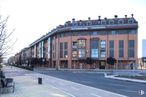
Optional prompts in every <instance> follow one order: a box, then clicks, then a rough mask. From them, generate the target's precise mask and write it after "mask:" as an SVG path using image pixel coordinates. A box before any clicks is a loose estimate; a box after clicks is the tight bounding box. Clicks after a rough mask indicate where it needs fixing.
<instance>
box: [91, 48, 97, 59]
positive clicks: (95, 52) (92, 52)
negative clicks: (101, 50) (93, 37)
mask: <svg viewBox="0 0 146 97" xmlns="http://www.w3.org/2000/svg"><path fill="white" fill-rule="evenodd" d="M91 57H92V58H98V49H91Z"/></svg>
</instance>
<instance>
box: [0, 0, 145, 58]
mask: <svg viewBox="0 0 146 97" xmlns="http://www.w3.org/2000/svg"><path fill="white" fill-rule="evenodd" d="M145 12H146V0H0V14H1V15H2V16H3V17H7V16H10V18H9V22H8V24H9V25H8V30H9V31H10V30H12V28H15V29H16V30H15V33H14V34H13V37H14V39H17V40H18V41H17V43H16V44H15V45H14V47H13V49H12V51H11V53H12V54H15V53H16V52H19V51H20V50H21V49H23V48H24V47H27V46H28V45H29V44H31V43H32V42H33V41H35V40H36V39H38V38H39V37H41V36H42V35H44V34H46V33H48V32H49V31H51V29H53V28H55V27H56V26H58V25H59V24H64V23H65V22H66V21H68V20H71V19H72V18H75V19H76V20H85V19H87V18H88V17H91V19H97V18H98V16H99V15H100V16H101V18H104V17H107V18H113V17H114V15H118V17H121V18H122V17H124V16H125V15H128V17H131V14H134V17H135V19H136V20H137V21H138V22H139V35H138V38H139V42H138V43H139V45H138V49H139V50H138V51H139V52H138V53H139V54H138V56H139V57H141V55H142V54H141V49H142V45H141V44H142V43H141V41H142V39H146V33H145V31H146V15H145Z"/></svg>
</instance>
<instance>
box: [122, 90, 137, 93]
mask: <svg viewBox="0 0 146 97" xmlns="http://www.w3.org/2000/svg"><path fill="white" fill-rule="evenodd" d="M122 91H125V92H134V93H138V91H133V90H122Z"/></svg>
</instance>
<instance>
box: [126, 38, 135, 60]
mask: <svg viewBox="0 0 146 97" xmlns="http://www.w3.org/2000/svg"><path fill="white" fill-rule="evenodd" d="M134 44H135V41H134V40H129V41H128V57H130V58H134V56H135V53H134V47H135V45H134Z"/></svg>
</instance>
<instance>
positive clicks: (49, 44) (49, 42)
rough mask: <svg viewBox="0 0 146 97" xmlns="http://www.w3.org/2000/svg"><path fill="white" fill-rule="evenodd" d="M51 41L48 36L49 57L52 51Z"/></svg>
mask: <svg viewBox="0 0 146 97" xmlns="http://www.w3.org/2000/svg"><path fill="white" fill-rule="evenodd" d="M50 46H51V41H50V38H48V58H50V52H51V48H50Z"/></svg>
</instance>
